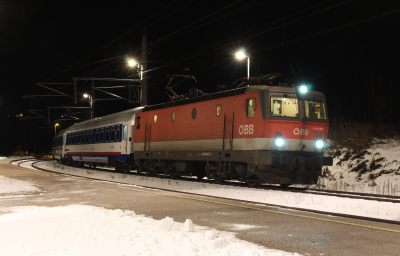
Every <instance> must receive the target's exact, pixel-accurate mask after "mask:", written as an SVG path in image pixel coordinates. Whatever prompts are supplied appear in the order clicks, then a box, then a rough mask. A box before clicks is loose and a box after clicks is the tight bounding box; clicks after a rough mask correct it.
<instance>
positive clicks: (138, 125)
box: [136, 116, 140, 129]
mask: <svg viewBox="0 0 400 256" xmlns="http://www.w3.org/2000/svg"><path fill="white" fill-rule="evenodd" d="M136 120H137V121H136V123H137V125H136V129H140V116H138V117H137V119H136Z"/></svg>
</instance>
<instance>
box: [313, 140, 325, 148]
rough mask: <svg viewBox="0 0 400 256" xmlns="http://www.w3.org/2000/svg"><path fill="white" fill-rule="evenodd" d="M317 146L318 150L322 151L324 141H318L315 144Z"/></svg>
mask: <svg viewBox="0 0 400 256" xmlns="http://www.w3.org/2000/svg"><path fill="white" fill-rule="evenodd" d="M315 146H316V147H317V148H319V149H321V148H323V147H324V142H323V141H322V140H317V141H316V142H315Z"/></svg>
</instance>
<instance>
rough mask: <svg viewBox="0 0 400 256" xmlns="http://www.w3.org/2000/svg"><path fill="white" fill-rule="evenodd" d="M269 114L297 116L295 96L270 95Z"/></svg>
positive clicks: (297, 109)
mask: <svg viewBox="0 0 400 256" xmlns="http://www.w3.org/2000/svg"><path fill="white" fill-rule="evenodd" d="M271 115H273V116H289V117H298V116H299V104H298V101H297V98H282V97H271Z"/></svg>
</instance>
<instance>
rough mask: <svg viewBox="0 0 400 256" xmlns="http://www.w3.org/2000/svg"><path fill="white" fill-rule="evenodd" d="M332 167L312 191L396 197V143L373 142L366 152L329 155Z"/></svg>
mask: <svg viewBox="0 0 400 256" xmlns="http://www.w3.org/2000/svg"><path fill="white" fill-rule="evenodd" d="M330 153H331V154H333V156H334V157H335V158H334V161H333V166H330V167H328V171H327V172H326V173H325V174H324V172H323V174H324V175H323V177H321V179H320V181H319V185H318V186H316V187H320V188H325V189H329V190H343V191H355V192H362V193H373V194H385V195H396V196H400V141H398V140H376V141H375V143H374V144H373V145H371V147H370V148H369V149H367V150H364V151H360V152H352V151H351V150H348V149H342V150H340V151H337V150H336V151H333V152H330Z"/></svg>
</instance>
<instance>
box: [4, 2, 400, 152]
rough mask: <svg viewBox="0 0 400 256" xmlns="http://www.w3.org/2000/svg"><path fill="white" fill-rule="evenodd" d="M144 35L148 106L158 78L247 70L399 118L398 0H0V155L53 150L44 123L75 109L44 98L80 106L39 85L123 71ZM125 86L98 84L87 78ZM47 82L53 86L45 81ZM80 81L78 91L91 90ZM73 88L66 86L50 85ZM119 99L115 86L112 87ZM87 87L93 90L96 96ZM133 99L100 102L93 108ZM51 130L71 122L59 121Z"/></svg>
mask: <svg viewBox="0 0 400 256" xmlns="http://www.w3.org/2000/svg"><path fill="white" fill-rule="evenodd" d="M143 31H145V32H146V35H147V43H148V51H149V54H148V55H147V60H148V62H147V69H148V70H149V71H148V72H147V73H146V76H147V77H148V90H149V103H150V104H157V103H161V102H165V101H167V100H168V97H167V96H166V93H165V85H166V84H167V80H166V76H167V75H169V74H191V75H193V76H195V77H196V79H197V81H198V83H197V84H196V83H194V82H190V81H189V82H187V83H186V84H182V86H181V87H179V88H177V91H178V93H187V92H188V89H189V88H190V87H193V86H196V87H197V88H199V89H200V90H202V91H203V92H205V93H212V92H216V91H217V85H221V84H224V85H226V86H227V87H228V88H230V89H233V88H235V86H234V85H233V82H234V81H235V80H237V79H238V78H242V77H245V76H247V73H246V72H247V66H246V61H238V60H236V59H235V58H234V53H235V52H236V51H237V50H239V49H243V50H245V51H246V53H248V54H250V60H251V71H250V73H251V76H258V75H263V74H269V73H281V74H282V75H283V77H282V79H281V81H282V82H286V83H289V84H294V85H300V84H307V85H310V86H311V87H312V88H313V89H314V90H318V91H321V92H323V93H324V94H325V95H326V96H327V100H328V111H329V115H330V117H331V119H332V118H333V117H335V118H338V119H343V120H344V119H351V120H357V121H360V122H371V123H395V124H398V123H399V120H400V115H399V113H398V112H399V111H398V110H399V109H400V101H399V99H398V95H399V93H400V89H399V88H400V87H399V86H398V81H399V78H400V77H399V76H400V75H399V74H400V72H399V68H400V65H399V61H400V60H399V59H400V50H399V45H400V40H399V39H400V1H389V0H383V1H382V0H380V1H374V0H352V1H346V0H344V1H333V0H332V1H311V0H310V1H291V0H280V1H278V0H271V1H252V0H248V1H190V0H185V1H115V3H114V2H111V1H110V2H104V1H103V2H101V1H64V0H58V1H45V0H43V1H39V0H30V1H0V51H1V52H0V58H1V62H0V63H1V71H0V83H1V84H0V128H1V130H0V131H1V140H0V154H9V153H10V152H11V151H15V150H16V149H17V146H18V145H21V146H22V149H24V148H25V143H26V150H28V151H29V152H33V151H34V149H35V151H36V153H41V152H48V151H51V140H52V136H53V135H54V123H55V121H56V120H58V119H61V115H62V114H65V113H69V114H71V115H75V116H76V117H79V118H83V117H84V115H83V114H74V113H75V112H78V111H75V110H72V109H70V111H69V112H68V111H67V110H54V111H52V113H51V123H47V119H40V118H28V119H25V118H24V119H20V118H17V117H16V115H17V114H20V113H23V115H24V116H25V117H33V116H34V115H32V114H30V113H29V111H28V110H46V111H44V112H37V113H40V114H41V115H43V116H45V117H46V118H47V107H50V106H51V107H56V106H75V107H76V106H88V103H85V102H81V101H79V102H78V105H75V104H74V100H73V99H71V98H68V97H53V98H50V97H46V98H41V99H40V100H31V99H26V98H25V99H24V98H23V97H22V96H23V95H34V94H39V95H46V94H49V93H50V92H51V91H50V90H46V89H44V88H42V87H40V86H37V83H39V82H41V83H68V82H72V78H73V77H112V78H132V75H133V74H134V70H132V68H129V67H128V66H127V63H126V59H127V58H135V59H136V60H140V55H141V37H142V33H143ZM103 85H104V86H111V85H126V83H114V84H110V83H106V82H96V86H103ZM49 87H51V88H54V89H57V90H58V89H59V88H61V85H49ZM89 87H90V83H89V82H84V81H83V82H79V83H78V94H79V95H82V94H83V93H84V92H90V91H89ZM60 91H62V92H63V93H66V94H69V95H72V93H73V87H72V86H71V85H69V86H66V87H64V88H62V89H60ZM111 92H113V93H117V94H119V95H121V96H126V94H127V91H126V90H125V89H115V91H111ZM100 94H101V93H98V92H96V96H99V97H100V96H101V97H104V95H100ZM136 106H138V104H128V103H127V102H124V101H102V102H98V103H96V105H95V117H97V116H102V115H106V114H110V113H114V112H117V111H121V110H124V109H128V108H134V107H136ZM60 124H61V129H63V128H66V127H67V126H69V125H71V124H72V123H71V122H70V121H61V122H60Z"/></svg>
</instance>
